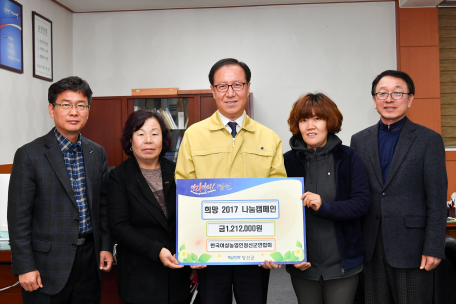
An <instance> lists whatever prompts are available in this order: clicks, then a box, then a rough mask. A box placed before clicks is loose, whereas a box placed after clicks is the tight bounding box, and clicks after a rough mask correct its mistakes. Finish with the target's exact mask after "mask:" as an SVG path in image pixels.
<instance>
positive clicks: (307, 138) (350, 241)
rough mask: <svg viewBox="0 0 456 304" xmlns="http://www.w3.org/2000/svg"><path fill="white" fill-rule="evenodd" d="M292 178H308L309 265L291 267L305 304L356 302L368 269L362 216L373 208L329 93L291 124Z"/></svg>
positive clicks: (306, 99) (297, 108)
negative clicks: (361, 275) (360, 280)
mask: <svg viewBox="0 0 456 304" xmlns="http://www.w3.org/2000/svg"><path fill="white" fill-rule="evenodd" d="M288 124H289V126H290V131H291V132H292V134H293V137H292V138H291V139H290V146H291V148H292V150H291V151H288V152H287V153H285V155H284V162H285V168H286V170H287V175H288V177H304V189H305V193H304V194H303V195H302V197H301V199H303V205H304V206H305V207H307V208H305V217H306V243H307V262H306V263H301V264H296V265H287V271H288V273H289V274H290V275H291V281H292V283H293V288H294V290H295V293H296V296H297V298H298V302H299V303H300V304H302V303H306V304H309V303H311V304H323V303H326V304H344V303H347V304H348V303H353V298H354V296H355V293H356V288H357V285H358V274H359V273H360V272H361V271H362V270H363V253H364V248H363V243H362V236H361V217H363V216H364V215H365V214H366V213H367V211H368V209H369V204H370V192H369V183H368V179H367V174H366V170H365V168H364V164H363V162H362V160H361V158H360V156H359V155H358V153H356V151H355V150H353V149H352V148H350V147H347V146H344V145H342V141H341V140H340V139H339V138H338V137H337V136H336V135H335V133H338V132H339V131H340V129H341V126H342V114H341V113H340V111H339V110H338V109H337V106H336V104H335V103H334V102H333V101H332V100H331V99H329V98H328V97H327V96H325V95H324V94H321V93H318V94H307V95H305V96H302V97H300V98H299V99H298V100H297V101H296V102H295V103H294V104H293V108H292V110H291V113H290V117H289V119H288Z"/></svg>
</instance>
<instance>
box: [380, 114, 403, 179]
mask: <svg viewBox="0 0 456 304" xmlns="http://www.w3.org/2000/svg"><path fill="white" fill-rule="evenodd" d="M405 119H406V117H405V116H404V118H402V119H401V120H399V121H396V122H395V123H393V124H391V125H386V124H384V123H383V122H382V121H381V120H380V124H379V130H378V152H379V154H380V165H381V166H382V175H383V182H385V180H386V177H387V176H388V171H389V168H390V166H391V161H392V160H393V155H394V150H395V149H396V145H397V140H398V139H399V135H400V134H401V130H402V126H403V125H404V122H405Z"/></svg>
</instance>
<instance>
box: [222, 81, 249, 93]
mask: <svg viewBox="0 0 456 304" xmlns="http://www.w3.org/2000/svg"><path fill="white" fill-rule="evenodd" d="M246 84H248V82H235V83H233V84H225V83H222V84H218V85H215V86H214V88H216V89H217V91H218V92H221V93H222V92H227V91H228V90H229V88H230V87H231V88H232V89H233V91H242V89H244V86H245V85H246Z"/></svg>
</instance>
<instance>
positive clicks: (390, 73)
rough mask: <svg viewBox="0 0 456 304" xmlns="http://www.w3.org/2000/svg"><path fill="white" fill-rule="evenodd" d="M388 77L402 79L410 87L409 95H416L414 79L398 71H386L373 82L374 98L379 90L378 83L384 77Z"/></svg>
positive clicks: (372, 91)
mask: <svg viewBox="0 0 456 304" xmlns="http://www.w3.org/2000/svg"><path fill="white" fill-rule="evenodd" d="M386 76H391V77H395V78H400V79H402V80H404V81H405V83H406V84H407V87H408V93H410V94H413V95H415V84H414V83H413V80H412V78H411V77H410V76H409V75H408V74H407V73H405V72H402V71H396V70H386V71H384V72H383V73H381V74H380V75H378V76H377V77H376V78H375V79H374V81H373V82H372V90H371V94H372V96H374V95H375V91H376V89H377V84H378V82H379V81H380V80H381V79H382V78H383V77H386Z"/></svg>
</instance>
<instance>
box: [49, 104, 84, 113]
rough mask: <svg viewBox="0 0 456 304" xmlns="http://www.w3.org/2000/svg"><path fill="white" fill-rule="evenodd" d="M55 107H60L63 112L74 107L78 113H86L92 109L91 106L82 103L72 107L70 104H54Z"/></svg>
mask: <svg viewBox="0 0 456 304" xmlns="http://www.w3.org/2000/svg"><path fill="white" fill-rule="evenodd" d="M53 105H54V106H60V108H62V110H63V111H69V110H71V109H73V107H75V108H76V111H78V112H85V111H87V110H88V109H89V107H90V106H89V105H87V104H83V103H80V104H77V105H72V104H70V103H53Z"/></svg>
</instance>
